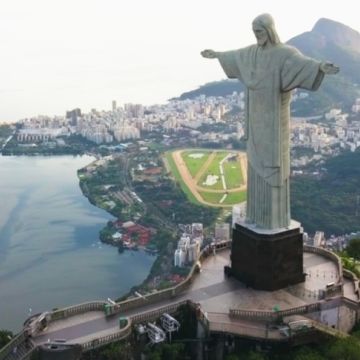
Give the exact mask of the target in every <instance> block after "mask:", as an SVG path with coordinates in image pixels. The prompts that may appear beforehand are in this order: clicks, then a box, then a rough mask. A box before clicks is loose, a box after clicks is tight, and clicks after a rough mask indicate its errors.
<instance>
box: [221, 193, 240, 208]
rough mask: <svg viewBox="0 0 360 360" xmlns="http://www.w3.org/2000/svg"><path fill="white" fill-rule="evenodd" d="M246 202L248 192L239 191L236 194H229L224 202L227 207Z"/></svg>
mask: <svg viewBox="0 0 360 360" xmlns="http://www.w3.org/2000/svg"><path fill="white" fill-rule="evenodd" d="M243 201H246V191H239V192H234V193H228V196H227V197H226V199H225V200H224V202H223V204H224V205H225V204H226V205H234V204H239V203H241V202H243Z"/></svg>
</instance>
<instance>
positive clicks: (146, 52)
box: [0, 0, 359, 122]
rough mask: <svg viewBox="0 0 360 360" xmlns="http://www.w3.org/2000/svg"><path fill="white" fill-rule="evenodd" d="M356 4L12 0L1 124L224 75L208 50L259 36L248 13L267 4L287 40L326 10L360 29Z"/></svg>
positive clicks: (106, 104)
mask: <svg viewBox="0 0 360 360" xmlns="http://www.w3.org/2000/svg"><path fill="white" fill-rule="evenodd" d="M352 6H353V5H352V4H351V2H350V1H347V0H345V2H343V3H342V6H341V7H338V6H336V5H334V4H328V3H325V1H320V2H317V3H316V4H314V3H313V2H312V3H310V2H309V1H305V2H303V3H302V4H301V7H299V8H297V9H296V12H295V11H294V9H293V6H292V5H291V4H286V3H281V2H280V1H273V2H272V3H271V4H270V5H268V4H267V3H266V2H265V1H255V2H254V3H251V4H248V5H247V6H246V9H245V8H242V7H241V6H240V5H239V4H238V3H237V2H236V1H234V0H227V1H225V2H222V3H220V2H219V1H210V2H209V1H208V2H205V1H202V0H201V1H197V2H196V3H191V2H190V1H188V0H185V1H182V2H179V1H175V2H171V3H168V2H165V1H163V0H155V1H153V2H151V4H150V3H147V2H145V1H137V2H130V1H124V2H122V3H121V4H120V3H118V2H116V1H113V0H108V1H106V2H100V1H90V2H89V1H87V2H85V1H83V0H78V1H77V2H76V3H74V2H73V3H70V1H61V2H58V1H53V2H51V4H50V3H49V2H46V1H44V0H35V1H32V2H31V3H28V2H26V1H24V0H16V1H13V2H11V3H8V4H6V5H3V6H2V11H1V12H0V29H1V32H0V34H1V43H2V46H3V56H2V67H1V79H2V82H1V86H0V101H1V104H2V106H1V107H0V122H2V121H13V122H14V121H18V120H20V119H22V118H25V117H31V116H36V115H38V114H44V115H50V116H52V115H63V114H64V113H65V111H66V110H69V109H72V108H76V107H80V108H81V109H83V110H84V111H89V110H90V109H91V108H97V109H99V110H102V109H110V108H111V101H112V100H116V101H117V103H118V104H119V105H122V104H124V103H128V102H132V103H142V104H144V105H150V104H155V103H165V102H166V100H167V99H169V98H171V97H176V96H179V95H180V94H181V93H182V92H185V91H189V90H192V89H194V88H197V87H198V86H200V85H202V84H204V83H206V82H211V81H216V80H220V79H223V78H224V74H223V73H222V71H221V69H220V68H219V67H218V64H217V63H216V61H213V62H206V61H204V60H203V59H202V58H201V56H200V51H201V50H203V49H204V48H214V49H215V50H220V51H221V50H228V49H236V48H239V47H242V46H246V45H247V44H251V43H254V36H253V34H252V31H251V21H252V20H253V18H254V17H255V16H257V15H258V14H260V13H263V12H270V13H271V14H272V15H273V17H274V19H275V22H276V26H277V29H278V31H279V34H280V36H281V40H282V41H283V42H285V41H287V40H288V39H290V38H291V37H293V36H296V35H299V34H300V33H303V32H305V31H309V30H311V29H312V27H313V26H314V24H315V23H316V21H317V20H318V19H319V18H321V17H326V18H329V19H332V20H335V21H339V22H342V23H344V24H345V25H348V26H350V27H352V28H353V29H355V30H358V29H359V26H358V24H357V19H356V13H355V12H354V11H353V7H352Z"/></svg>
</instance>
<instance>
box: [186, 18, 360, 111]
mask: <svg viewBox="0 0 360 360" xmlns="http://www.w3.org/2000/svg"><path fill="white" fill-rule="evenodd" d="M287 44H289V45H292V46H295V47H297V48H298V49H299V50H300V51H301V52H302V53H304V54H305V55H307V56H310V57H314V58H316V59H319V60H323V61H330V62H333V63H334V64H337V65H339V66H340V73H339V74H338V75H336V76H328V77H326V78H325V80H324V82H323V84H322V86H321V88H320V89H319V90H318V91H316V92H309V94H310V96H309V97H308V98H306V99H305V100H302V101H297V102H294V103H293V104H292V113H293V114H294V115H297V116H306V115H316V114H320V113H323V112H324V111H325V110H327V109H328V108H330V107H336V106H342V107H343V108H344V109H349V108H350V106H351V105H352V103H353V102H354V99H355V98H356V97H358V96H360V34H359V33H358V32H357V31H355V30H353V29H351V28H350V27H348V26H346V25H344V24H341V23H339V22H336V21H333V20H329V19H324V18H323V19H320V20H318V21H317V22H316V24H315V26H314V27H313V29H312V30H311V31H308V32H305V33H303V34H300V35H298V36H296V37H294V38H292V39H290V40H289V41H288V42H287ZM242 89H243V87H242V85H241V84H239V82H238V84H236V81H234V80H223V81H216V82H211V83H208V84H206V85H203V86H201V87H199V88H198V89H196V90H193V91H189V92H186V93H184V94H182V95H181V96H180V99H182V100H184V99H187V98H194V97H196V96H199V95H201V94H204V95H206V96H225V95H228V94H231V93H232V92H233V91H241V90H242Z"/></svg>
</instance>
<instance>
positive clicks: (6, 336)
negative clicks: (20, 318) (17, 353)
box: [0, 330, 13, 349]
mask: <svg viewBox="0 0 360 360" xmlns="http://www.w3.org/2000/svg"><path fill="white" fill-rule="evenodd" d="M12 337H13V333H12V332H11V331H8V330H0V349H1V348H2V347H3V346H5V345H6V344H7V343H8V342H9V341H10V340H11V338H12Z"/></svg>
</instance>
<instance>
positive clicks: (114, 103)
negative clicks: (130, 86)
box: [111, 100, 117, 111]
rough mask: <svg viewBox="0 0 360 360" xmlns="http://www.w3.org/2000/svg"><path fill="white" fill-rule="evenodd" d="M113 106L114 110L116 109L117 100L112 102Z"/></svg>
mask: <svg viewBox="0 0 360 360" xmlns="http://www.w3.org/2000/svg"><path fill="white" fill-rule="evenodd" d="M111 105H112V106H111V107H112V111H116V107H117V106H116V100H113V101H112V103H111Z"/></svg>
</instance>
